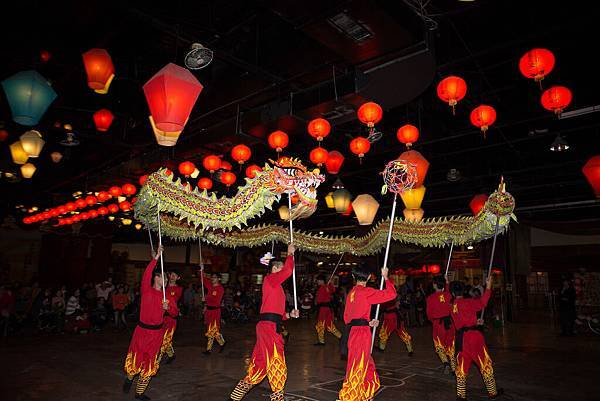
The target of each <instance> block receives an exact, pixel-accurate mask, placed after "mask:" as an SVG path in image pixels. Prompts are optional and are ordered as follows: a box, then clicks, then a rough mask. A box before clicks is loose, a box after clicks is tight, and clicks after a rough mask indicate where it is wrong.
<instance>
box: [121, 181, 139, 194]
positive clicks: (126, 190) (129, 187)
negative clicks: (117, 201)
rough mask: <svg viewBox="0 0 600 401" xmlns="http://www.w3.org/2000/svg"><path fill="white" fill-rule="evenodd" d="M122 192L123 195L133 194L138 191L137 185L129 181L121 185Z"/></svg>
mask: <svg viewBox="0 0 600 401" xmlns="http://www.w3.org/2000/svg"><path fill="white" fill-rule="evenodd" d="M121 192H122V193H123V195H126V196H131V195H134V194H135V193H136V192H137V188H136V187H135V185H133V184H130V183H127V184H124V185H123V186H122V187H121Z"/></svg>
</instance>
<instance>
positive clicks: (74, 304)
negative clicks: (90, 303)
mask: <svg viewBox="0 0 600 401" xmlns="http://www.w3.org/2000/svg"><path fill="white" fill-rule="evenodd" d="M79 295H80V291H79V290H75V292H73V295H71V296H70V297H69V301H68V302H67V307H66V309H65V316H66V317H72V316H73V315H74V314H75V313H77V312H80V311H81V305H80V304H79Z"/></svg>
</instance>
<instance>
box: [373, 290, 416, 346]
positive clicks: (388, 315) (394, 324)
mask: <svg viewBox="0 0 600 401" xmlns="http://www.w3.org/2000/svg"><path fill="white" fill-rule="evenodd" d="M399 304H400V301H399V300H398V299H395V300H392V301H390V302H386V303H385V304H383V305H381V307H382V308H383V325H382V326H381V329H380V330H379V348H378V349H379V350H380V351H385V347H386V346H387V342H388V340H389V338H390V337H391V335H392V334H394V333H396V334H398V337H400V340H402V342H403V343H404V345H406V350H407V351H408V356H412V355H413V345H412V337H411V336H410V334H408V331H406V327H405V326H404V320H403V319H402V318H401V317H400V316H398V315H399V313H398V312H399V309H398V306H399ZM398 320H399V321H400V324H398Z"/></svg>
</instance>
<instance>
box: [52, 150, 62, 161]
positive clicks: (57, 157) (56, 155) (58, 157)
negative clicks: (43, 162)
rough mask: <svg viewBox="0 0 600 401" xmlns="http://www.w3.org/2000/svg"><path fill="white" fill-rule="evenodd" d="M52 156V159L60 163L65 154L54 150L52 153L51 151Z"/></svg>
mask: <svg viewBox="0 0 600 401" xmlns="http://www.w3.org/2000/svg"><path fill="white" fill-rule="evenodd" d="M50 158H51V159H52V161H53V162H54V163H60V161H61V160H62V158H63V155H62V153H60V152H52V153H50Z"/></svg>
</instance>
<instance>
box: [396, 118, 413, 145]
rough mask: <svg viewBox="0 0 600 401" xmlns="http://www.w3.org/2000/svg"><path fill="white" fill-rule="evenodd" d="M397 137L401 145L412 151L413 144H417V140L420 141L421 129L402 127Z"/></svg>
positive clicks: (409, 126) (411, 126)
mask: <svg viewBox="0 0 600 401" xmlns="http://www.w3.org/2000/svg"><path fill="white" fill-rule="evenodd" d="M396 137H397V138H398V140H399V141H400V142H401V143H403V144H405V145H406V147H407V148H409V149H410V147H411V146H412V144H413V143H415V142H417V139H419V129H418V128H417V127H415V126H414V125H411V124H406V125H403V126H402V127H400V128H398V131H397V132H396Z"/></svg>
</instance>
